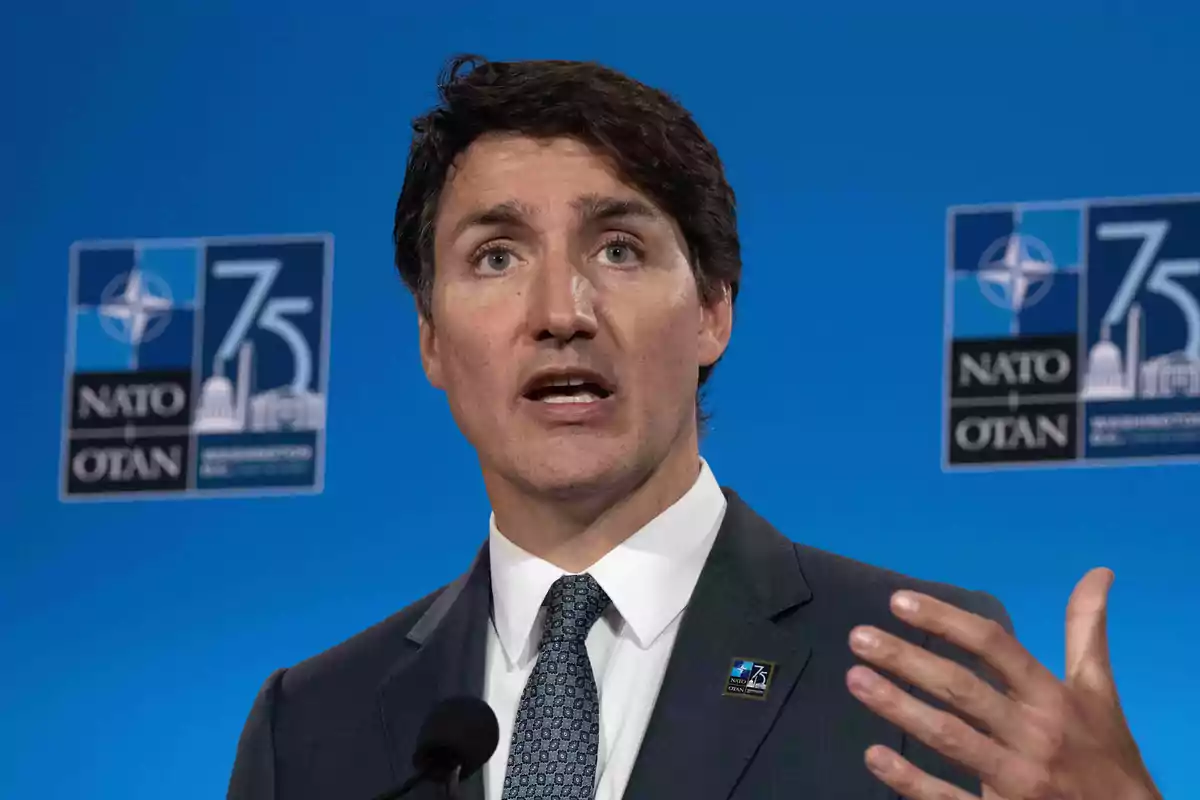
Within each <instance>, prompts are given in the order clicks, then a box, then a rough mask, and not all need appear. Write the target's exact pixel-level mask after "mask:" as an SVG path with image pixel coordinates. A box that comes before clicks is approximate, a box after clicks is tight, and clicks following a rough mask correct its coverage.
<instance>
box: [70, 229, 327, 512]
mask: <svg viewBox="0 0 1200 800" xmlns="http://www.w3.org/2000/svg"><path fill="white" fill-rule="evenodd" d="M332 266H333V240H332V237H330V236H327V235H309V236H289V237H218V238H205V239H144V240H135V241H125V242H77V243H76V244H75V245H73V246H72V248H71V277H70V300H69V308H68V312H67V313H68V335H67V353H66V377H65V387H64V391H65V395H66V396H65V402H64V406H65V408H64V418H65V419H64V426H63V441H62V453H63V460H62V469H61V473H62V474H61V476H60V481H61V496H62V497H63V499H98V498H112V497H125V498H134V497H136V498H146V497H155V496H187V497H211V496H221V495H247V494H281V493H282V494H289V493H306V492H319V491H321V488H322V484H323V479H324V454H325V416H326V414H325V406H326V392H327V383H328V374H329V311H330V308H329V304H330V282H331V278H332Z"/></svg>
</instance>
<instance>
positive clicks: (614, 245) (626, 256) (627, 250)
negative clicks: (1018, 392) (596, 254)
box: [603, 241, 642, 267]
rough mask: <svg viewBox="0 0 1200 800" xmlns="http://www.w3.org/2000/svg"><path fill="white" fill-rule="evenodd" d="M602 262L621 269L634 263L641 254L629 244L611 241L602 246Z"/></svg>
mask: <svg viewBox="0 0 1200 800" xmlns="http://www.w3.org/2000/svg"><path fill="white" fill-rule="evenodd" d="M603 253H604V256H603V258H604V260H605V262H607V263H609V264H613V265H614V266H618V267H623V266H628V265H630V264H634V263H636V262H637V261H638V260H639V259H640V258H641V257H642V252H641V250H640V249H638V248H637V247H636V246H634V245H633V244H632V243H631V242H624V241H613V242H609V243H608V244H606V245H605V246H604V250H603Z"/></svg>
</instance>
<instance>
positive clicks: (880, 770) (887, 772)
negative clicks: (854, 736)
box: [866, 745, 978, 800]
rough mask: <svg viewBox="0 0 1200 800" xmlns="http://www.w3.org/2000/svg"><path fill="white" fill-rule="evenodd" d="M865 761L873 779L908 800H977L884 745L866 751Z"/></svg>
mask: <svg viewBox="0 0 1200 800" xmlns="http://www.w3.org/2000/svg"><path fill="white" fill-rule="evenodd" d="M866 762H867V769H869V770H871V773H872V774H873V775H874V776H875V777H876V778H879V780H881V781H883V782H884V783H886V784H887V785H888V786H890V787H891V788H892V789H893V790H895V791H896V792H897V793H898V794H899V795H900V796H901V797H905V798H908V800H978V798H976V797H975V795H973V794H970V793H969V792H965V791H963V790H962V789H960V788H958V787H957V786H955V785H953V784H950V783H946V781H943V780H939V779H938V778H934V777H933V776H931V775H929V774H927V773H925V772H922V771H921V770H919V769H917V768H916V767H914V766H913V765H912V764H911V763H910V762H909V761H908V760H907V759H905V758H904V757H902V756H900V755H899V754H897V753H896V752H895V751H894V750H892V749H890V748H887V747H884V746H883V745H875V746H874V747H872V748H870V749H868V750H867V753H866Z"/></svg>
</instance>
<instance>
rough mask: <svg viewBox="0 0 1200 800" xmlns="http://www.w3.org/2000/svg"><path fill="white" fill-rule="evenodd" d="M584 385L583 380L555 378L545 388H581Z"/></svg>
mask: <svg viewBox="0 0 1200 800" xmlns="http://www.w3.org/2000/svg"><path fill="white" fill-rule="evenodd" d="M584 383H586V381H585V380H584V379H583V378H555V379H554V381H553V382H551V383H549V384H547V386H583V384H584Z"/></svg>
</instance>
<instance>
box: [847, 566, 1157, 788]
mask: <svg viewBox="0 0 1200 800" xmlns="http://www.w3.org/2000/svg"><path fill="white" fill-rule="evenodd" d="M1112 580H1113V574H1112V572H1110V571H1109V570H1107V569H1094V570H1092V571H1091V572H1089V573H1088V574H1087V575H1085V576H1084V577H1083V579H1082V580H1080V581H1079V583H1078V584H1077V585H1076V586H1075V590H1074V592H1072V594H1071V599H1070V601H1069V602H1068V604H1067V620H1066V633H1067V637H1066V639H1067V644H1066V680H1065V681H1060V680H1059V679H1058V678H1057V677H1055V675H1054V674H1053V673H1051V672H1050V671H1049V670H1048V669H1046V667H1044V666H1043V665H1042V664H1041V663H1039V662H1038V661H1037V660H1036V659H1035V658H1033V656H1031V655H1030V654H1029V652H1028V651H1027V650H1025V648H1024V647H1022V646H1021V644H1020V643H1019V642H1017V640H1016V639H1014V638H1013V637H1012V636H1011V635H1010V634H1009V633H1008V632H1007V631H1006V630H1004V628H1003V626H1001V625H1000V624H999V623H997V622H995V621H993V620H988V619H985V618H983V617H980V616H977V615H975V614H971V613H968V612H966V611H963V610H962V609H959V608H956V607H954V606H951V605H949V604H947V603H943V602H941V601H939V600H936V599H934V598H932V597H928V596H926V595H923V594H917V593H914V592H897V593H896V594H895V595H894V596H893V598H892V611H893V613H894V614H895V615H896V616H897V617H899V618H900V619H902V620H903V621H905V622H907V623H909V624H910V625H913V626H916V627H918V628H921V629H923V630H926V631H928V632H930V633H932V634H934V635H936V636H939V637H941V638H943V639H945V640H946V641H949V642H951V643H953V644H955V645H957V646H959V647H961V648H963V649H965V650H967V651H969V652H971V653H974V654H976V655H978V656H979V657H980V658H981V659H982V660H983V662H984V663H985V664H986V665H988V666H989V667H990V668H991V669H992V670H994V671H995V673H996V674H997V675H998V676H999V678H1000V679H1001V682H1002V683H1004V684H1005V685H1006V686H1007V692H1002V691H998V690H996V689H995V688H993V687H992V685H990V684H989V683H987V682H986V681H984V680H983V679H982V678H980V677H979V676H978V675H976V674H975V673H973V672H971V671H970V670H968V669H967V668H965V667H963V666H962V665H960V664H956V663H954V662H952V661H949V660H947V659H945V658H941V657H939V656H936V655H934V654H933V653H930V652H929V651H927V650H924V649H922V648H920V647H916V646H914V645H912V644H909V643H908V642H905V641H903V640H901V639H898V638H897V637H895V636H892V635H890V634H887V633H885V632H883V631H881V630H878V629H876V628H873V627H859V628H855V629H854V631H852V632H851V635H850V646H851V648H852V649H853V651H854V652H855V653H856V654H857V655H858V656H859V657H860V658H862V659H863V660H864V661H867V662H869V663H871V664H874V665H875V666H877V667H879V668H880V669H882V670H885V671H887V672H888V673H891V674H892V675H895V676H897V677H898V678H901V679H903V680H904V681H907V682H909V683H912V684H913V685H914V686H917V687H920V688H921V689H923V690H925V691H926V692H928V693H929V694H931V695H933V696H934V697H936V698H938V699H939V700H941V701H942V702H944V703H946V704H947V705H948V706H949V707H950V708H952V709H954V710H955V711H956V712H957V713H958V716H955V714H952V713H948V712H946V711H941V710H938V709H935V708H933V707H932V706H930V705H928V704H926V703H924V702H922V701H920V700H918V699H917V698H916V697H913V696H912V695H911V694H908V693H906V692H903V691H901V690H900V689H899V688H898V687H897V686H896V685H895V684H894V683H892V682H891V681H890V680H888V679H887V678H885V677H883V676H882V675H880V674H879V673H878V672H876V671H875V670H873V669H871V668H869V667H865V666H855V667H853V668H852V669H850V671H849V673H848V674H847V684H848V686H849V687H850V691H851V692H852V693H853V694H854V696H855V697H857V698H858V699H859V700H861V701H862V702H863V703H864V704H866V705H867V707H869V708H870V709H871V710H872V711H874V712H875V713H877V714H879V715H880V716H882V717H884V718H885V719H888V720H890V721H891V722H893V723H895V724H896V725H898V726H899V727H901V728H903V729H904V730H905V731H907V732H908V733H910V734H911V735H912V736H914V737H916V738H917V739H919V740H921V741H922V742H924V743H925V744H927V745H929V746H930V747H932V748H934V749H935V750H937V751H938V752H940V753H941V754H942V755H944V756H946V757H947V758H949V759H951V760H953V761H955V762H957V763H959V764H961V765H962V766H964V767H966V768H967V769H969V770H971V771H973V772H974V773H976V774H977V775H979V776H980V779H981V780H982V783H983V787H984V790H983V796H984V798H986V799H987V800H1162V795H1161V794H1160V793H1159V792H1158V789H1157V788H1155V786H1154V782H1153V780H1152V779H1151V778H1150V775H1149V773H1148V772H1147V770H1146V767H1145V765H1144V763H1143V762H1142V757H1141V754H1140V752H1139V751H1138V747H1137V744H1136V742H1134V739H1133V735H1132V734H1131V733H1130V730H1129V724H1128V722H1126V720H1125V714H1124V712H1123V711H1122V710H1121V704H1120V701H1119V699H1118V697H1117V687H1116V683H1115V681H1114V680H1113V674H1112V666H1111V664H1110V663H1109V654H1108V636H1107V632H1106V612H1107V602H1108V600H1107V599H1108V589H1109V587H1110V586H1111V585H1112ZM968 723H969V724H968ZM866 761H867V766H868V768H869V769H870V770H871V771H872V772H873V773H874V774H875V775H876V776H877V777H878V778H879V779H880V780H882V781H883V782H884V783H886V784H887V785H888V786H890V787H891V788H893V789H895V790H896V791H897V792H899V793H900V794H901V795H902V796H903V797H906V798H909V799H910V800H935V799H936V800H969V799H970V798H973V797H974V796H973V795H971V794H969V793H967V792H964V791H962V790H961V789H959V788H957V787H954V786H951V785H950V784H948V783H945V782H944V781H941V780H938V779H936V778H934V777H932V776H930V775H928V774H926V773H925V772H923V771H921V770H919V769H917V768H916V767H915V766H913V765H912V764H911V763H909V762H908V761H907V760H905V759H904V758H902V757H901V756H900V755H899V754H897V753H896V752H894V751H893V750H891V749H889V748H887V747H883V746H881V745H877V746H874V747H871V748H869V749H868V750H867V752H866Z"/></svg>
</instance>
